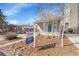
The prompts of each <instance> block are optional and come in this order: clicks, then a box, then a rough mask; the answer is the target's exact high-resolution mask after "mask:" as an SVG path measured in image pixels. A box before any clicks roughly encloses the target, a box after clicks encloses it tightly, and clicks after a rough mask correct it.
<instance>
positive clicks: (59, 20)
mask: <svg viewBox="0 0 79 59" xmlns="http://www.w3.org/2000/svg"><path fill="white" fill-rule="evenodd" d="M62 12H63V11H62ZM35 23H36V24H38V25H39V26H40V27H41V29H42V30H43V31H44V32H55V31H61V29H62V25H65V31H68V30H69V29H72V30H73V32H74V33H78V32H79V26H78V25H79V4H78V3H66V4H65V9H64V17H58V16H52V15H47V16H42V17H40V18H39V19H38V20H37V21H36V22H35ZM60 28H61V29H60ZM59 29H60V30H59Z"/></svg>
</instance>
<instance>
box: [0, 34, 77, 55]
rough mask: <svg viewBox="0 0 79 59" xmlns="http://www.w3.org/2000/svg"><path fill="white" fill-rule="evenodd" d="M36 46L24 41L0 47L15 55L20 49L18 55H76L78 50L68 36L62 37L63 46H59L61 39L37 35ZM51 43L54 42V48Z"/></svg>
mask: <svg viewBox="0 0 79 59" xmlns="http://www.w3.org/2000/svg"><path fill="white" fill-rule="evenodd" d="M36 42H37V43H36V48H33V43H32V44H29V45H26V44H25V41H22V42H19V43H16V44H13V45H10V46H6V47H3V48H1V49H3V50H5V51H7V52H8V53H9V54H12V55H15V54H16V52H17V51H20V53H19V55H23V56H25V55H26V56H63V55H65V56H71V55H74V56H77V55H79V52H78V51H79V50H78V48H76V47H75V46H74V45H73V44H72V42H70V41H69V40H68V38H66V37H65V38H64V48H61V44H60V43H61V40H60V39H56V38H53V39H52V38H51V37H49V38H47V39H46V38H44V36H39V37H37V41H36ZM53 43H56V45H55V48H54V47H53V46H54V45H53Z"/></svg>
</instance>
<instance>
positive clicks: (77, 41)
mask: <svg viewBox="0 0 79 59" xmlns="http://www.w3.org/2000/svg"><path fill="white" fill-rule="evenodd" d="M66 36H67V37H68V39H69V40H70V41H71V42H72V43H74V45H75V46H76V47H77V48H79V36H78V35H77V34H66Z"/></svg>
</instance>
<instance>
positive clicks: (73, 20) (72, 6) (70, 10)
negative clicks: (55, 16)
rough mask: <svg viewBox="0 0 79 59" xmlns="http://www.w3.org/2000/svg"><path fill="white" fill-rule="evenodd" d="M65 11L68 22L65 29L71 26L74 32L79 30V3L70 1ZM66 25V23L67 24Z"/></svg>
mask: <svg viewBox="0 0 79 59" xmlns="http://www.w3.org/2000/svg"><path fill="white" fill-rule="evenodd" d="M65 5H66V6H67V8H66V10H65V11H66V12H65V15H66V16H65V20H66V23H67V24H68V25H67V27H66V28H65V29H68V28H71V29H73V32H75V33H78V32H79V26H78V25H79V21H78V19H79V4H78V3H68V4H65ZM65 26H66V25H65Z"/></svg>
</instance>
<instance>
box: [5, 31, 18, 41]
mask: <svg viewBox="0 0 79 59" xmlns="http://www.w3.org/2000/svg"><path fill="white" fill-rule="evenodd" d="M5 38H6V39H8V40H12V39H15V38H17V34H16V33H15V32H8V33H6V34H5Z"/></svg>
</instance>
